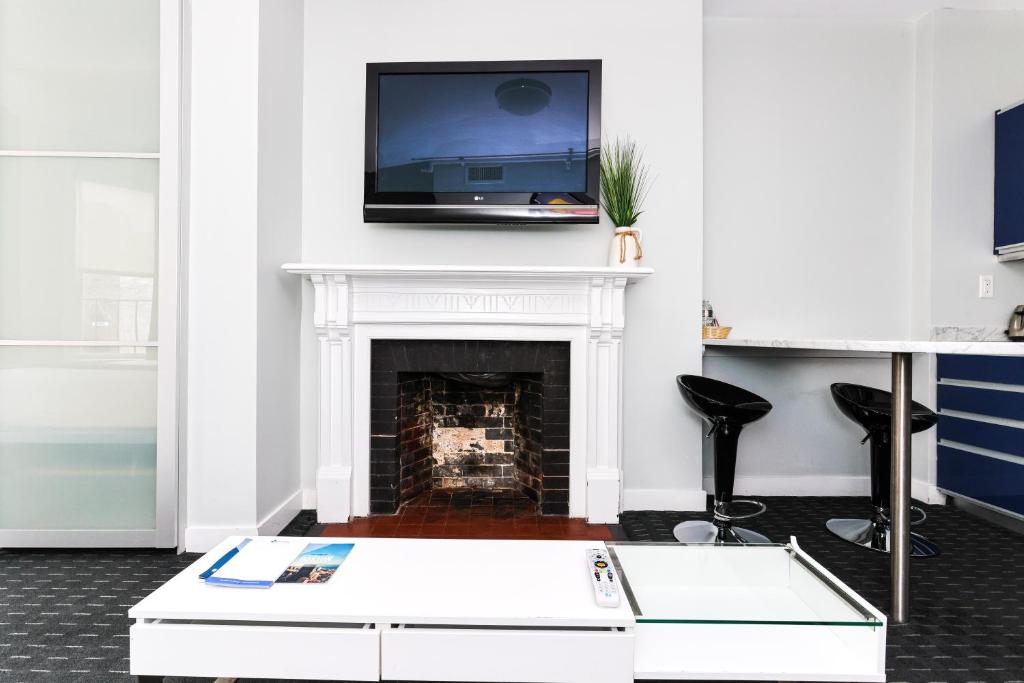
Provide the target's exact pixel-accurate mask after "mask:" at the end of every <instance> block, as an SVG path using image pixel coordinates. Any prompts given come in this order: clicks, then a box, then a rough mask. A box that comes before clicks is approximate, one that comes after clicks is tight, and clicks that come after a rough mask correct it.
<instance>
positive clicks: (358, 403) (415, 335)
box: [282, 263, 653, 523]
mask: <svg viewBox="0 0 1024 683" xmlns="http://www.w3.org/2000/svg"><path fill="white" fill-rule="evenodd" d="M282 267H283V269H284V270H286V271H287V272H289V273H293V274H296V275H301V276H304V277H306V278H308V279H309V280H310V281H311V282H312V284H313V293H314V295H313V325H314V327H315V329H316V334H317V338H318V340H319V347H320V349H319V428H318V429H319V433H318V442H317V458H318V460H317V517H318V519H319V520H320V521H321V522H345V521H348V520H349V519H350V518H351V517H353V516H364V515H366V514H368V513H369V487H370V484H369V481H370V480H369V456H370V346H371V343H372V341H373V340H374V339H501V340H533V341H538V340H545V341H567V342H569V344H570V351H569V354H570V361H569V363H570V392H569V396H570V399H569V401H570V406H569V412H570V417H569V422H570V424H569V515H570V516H573V517H586V518H587V520H588V521H590V522H594V523H610V522H615V521H616V520H617V519H618V513H619V511H620V510H621V500H622V495H621V494H622V402H621V392H622V331H623V328H624V326H625V322H626V318H625V289H626V285H627V284H629V283H630V282H633V281H637V280H641V279H643V278H645V277H647V276H648V275H650V274H651V273H653V270H651V269H650V268H607V267H598V268H586V267H552V266H522V267H518V266H374V265H331V264H304V263H288V264H285V265H284V266H282Z"/></svg>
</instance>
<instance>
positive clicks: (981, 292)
mask: <svg viewBox="0 0 1024 683" xmlns="http://www.w3.org/2000/svg"><path fill="white" fill-rule="evenodd" d="M992 288H993V284H992V276H991V275H979V276H978V298H979V299H991V298H992Z"/></svg>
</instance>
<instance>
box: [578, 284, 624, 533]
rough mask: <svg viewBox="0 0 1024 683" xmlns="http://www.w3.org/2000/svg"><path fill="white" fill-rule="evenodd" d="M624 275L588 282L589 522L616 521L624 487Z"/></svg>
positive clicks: (612, 522) (608, 522)
mask: <svg viewBox="0 0 1024 683" xmlns="http://www.w3.org/2000/svg"><path fill="white" fill-rule="evenodd" d="M627 282H628V279H627V278H625V277H596V278H593V279H592V280H591V283H590V329H589V330H588V335H587V337H588V340H587V384H588V385H589V387H588V388H589V391H588V398H589V400H588V406H587V437H588V438H587V521H588V522H590V523H592V524H615V523H617V522H618V520H619V512H620V507H621V491H622V330H623V327H624V325H625V291H626V284H627Z"/></svg>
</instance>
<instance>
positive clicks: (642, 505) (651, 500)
mask: <svg viewBox="0 0 1024 683" xmlns="http://www.w3.org/2000/svg"><path fill="white" fill-rule="evenodd" d="M707 500H708V496H707V493H705V492H704V491H703V490H702V489H624V490H623V491H622V509H623V510H696V511H700V510H706V509H707Z"/></svg>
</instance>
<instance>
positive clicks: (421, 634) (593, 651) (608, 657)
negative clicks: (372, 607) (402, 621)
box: [381, 627, 633, 683]
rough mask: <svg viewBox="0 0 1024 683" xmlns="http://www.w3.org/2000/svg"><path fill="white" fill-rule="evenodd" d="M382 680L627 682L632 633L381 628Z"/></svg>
mask: <svg viewBox="0 0 1024 683" xmlns="http://www.w3.org/2000/svg"><path fill="white" fill-rule="evenodd" d="M381 678H383V679H384V680H426V681H480V682H481V683H484V682H489V681H521V682H522V683H628V682H630V681H632V680H633V633H632V631H615V630H593V631H572V630H543V629H500V628H495V629H472V628H467V629H445V628H408V627H406V628H395V629H387V630H384V631H382V632H381Z"/></svg>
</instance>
